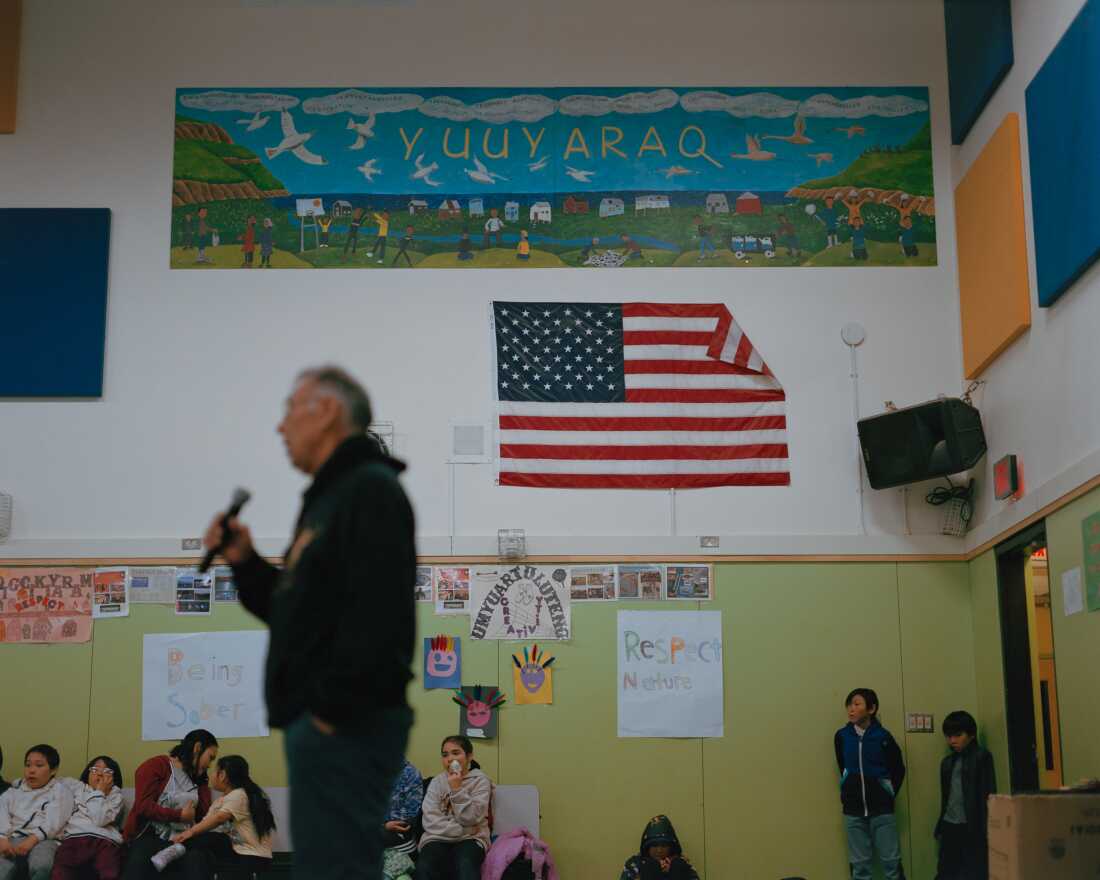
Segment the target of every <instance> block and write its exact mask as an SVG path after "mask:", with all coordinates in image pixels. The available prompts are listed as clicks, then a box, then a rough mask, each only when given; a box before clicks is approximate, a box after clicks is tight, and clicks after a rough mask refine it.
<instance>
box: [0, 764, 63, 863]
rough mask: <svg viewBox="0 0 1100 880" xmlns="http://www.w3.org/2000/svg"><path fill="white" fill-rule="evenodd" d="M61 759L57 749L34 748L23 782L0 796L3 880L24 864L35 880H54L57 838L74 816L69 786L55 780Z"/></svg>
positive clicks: (25, 769)
mask: <svg viewBox="0 0 1100 880" xmlns="http://www.w3.org/2000/svg"><path fill="white" fill-rule="evenodd" d="M60 764H61V756H60V755H59V754H58V753H57V749H55V748H54V747H53V746H48V745H45V744H42V745H37V746H31V748H29V749H27V754H26V755H25V756H24V758H23V778H22V779H20V780H19V781H18V782H16V783H15V784H14V785H13V786H12V787H11V788H9V789H8V790H7V791H5V792H4V793H3V794H2V795H0V880H9V878H11V877H14V876H15V873H16V870H17V869H18V867H19V865H20V863H25V864H26V865H27V869H28V871H29V873H30V880H49V877H50V871H51V870H52V868H53V858H54V854H55V853H56V852H57V847H58V842H57V837H58V835H59V834H60V833H61V831H62V829H64V827H65V824H66V823H67V822H68V821H69V816H71V815H72V812H73V797H72V794H71V793H70V791H69V789H68V787H67V786H66V785H64V784H63V783H61V782H59V781H58V780H57V779H55V778H54V776H55V775H56V773H57V768H58V766H59V765H60Z"/></svg>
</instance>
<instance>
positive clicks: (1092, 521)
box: [1081, 511, 1100, 611]
mask: <svg viewBox="0 0 1100 880" xmlns="http://www.w3.org/2000/svg"><path fill="white" fill-rule="evenodd" d="M1081 540H1082V541H1083V543H1084V548H1083V550H1084V553H1083V556H1084V564H1083V567H1084V570H1085V602H1086V604H1087V605H1088V609H1089V611H1100V511H1097V512H1096V513H1094V514H1093V515H1092V516H1087V517H1085V518H1084V519H1083V520H1081Z"/></svg>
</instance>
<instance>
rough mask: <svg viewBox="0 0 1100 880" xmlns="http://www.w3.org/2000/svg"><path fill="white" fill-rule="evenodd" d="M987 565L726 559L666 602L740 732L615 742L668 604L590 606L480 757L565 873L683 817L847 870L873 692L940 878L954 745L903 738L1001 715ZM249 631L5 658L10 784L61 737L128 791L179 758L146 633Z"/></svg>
mask: <svg viewBox="0 0 1100 880" xmlns="http://www.w3.org/2000/svg"><path fill="white" fill-rule="evenodd" d="M976 564H977V563H973V564H971V565H970V566H968V565H967V564H965V563H961V562H960V563H911V564H909V563H907V564H897V565H896V564H892V563H851V564H847V563H846V564H809V563H805V564H729V565H719V566H717V571H716V598H715V599H714V600H713V601H711V602H707V603H668V604H664V605H661V606H659V607H660V608H662V610H663V609H668V608H676V609H679V610H684V611H687V610H692V609H695V608H700V607H704V608H707V609H714V610H721V611H722V612H723V627H724V635H725V643H726V656H725V693H726V697H725V719H726V735H725V737H724V738H722V739H711V740H705V741H703V740H698V739H695V740H620V739H618V738H617V737H616V723H615V716H616V707H615V702H614V700H615V676H616V662H615V615H616V611H618V610H620V609H645V608H655V607H658V606H654V605H652V604H649V605H646V604H641V603H612V604H600V603H592V604H584V605H576V606H574V609H573V622H574V632H575V638H574V640H573V641H572V642H570V643H563V644H557V645H553V646H551V652H552V653H554V654H555V655H556V656H557V658H558V659H557V661H556V662H555V665H554V670H555V679H554V689H555V693H554V704H553V705H552V706H523V707H520V706H515V705H512V704H511V703H509V704H508V705H507V706H506V707H505V708H504V710H503V712H502V714H501V718H500V737H499V739H498V740H497V741H495V742H492V743H481V744H478V746H477V752H476V754H477V758H478V760H479V761H480V763H481V764H482V766H483V767H484V769H485V770H486V771H487V772H488V773H489V774H490V775H491V776H492V777H493V778H494V779H495V780H496V781H497V782H500V783H510V784H515V783H528V784H534V785H536V786H538V788H539V791H540V795H541V798H542V832H543V835H544V836H545V837H546V839H547V840H548V841H549V842H550V844H551V846H552V848H553V850H554V853H555V855H556V856H557V859H558V862H559V865H560V867H561V868H562V875H563V877H565V878H567V880H570V878H577V880H587V878H599V877H611V876H617V872H618V870H619V868H620V867H621V864H622V861H623V859H624V858H625V857H626V856H627V855H628V854H630V853H631V852H632V851H634V850H636V848H637V846H638V840H639V837H640V833H641V830H642V827H643V825H644V823H645V822H646V821H647V820H648V819H649V817H650V816H652V815H653V814H655V813H658V812H664V813H667V814H669V815H670V816H671V817H672V819H673V822H674V823H675V824H676V827H677V829H678V831H679V833H680V836H681V839H682V841H683V843H684V847H685V850H686V852H687V854H688V855H689V857H690V858H691V859H692V860H693V862H694V863H695V864H696V865H697V867H698V868H699V869H700V873H701V874H706V875H707V876H709V877H711V878H712V880H714V878H722V880H735V878H744V880H750V878H751V880H756V878H761V877H784V876H805V877H844V876H847V864H846V857H845V843H844V836H843V831H842V820H841V816H840V806H839V800H838V795H837V773H836V770H835V762H834V758H833V751H832V737H833V732H834V731H835V730H836V729H837V728H838V727H840V726H841V725H842V724H843V723H844V721H845V714H844V706H843V701H844V696H845V695H846V694H847V692H848V691H849V690H850V689H851V688H853V687H857V686H866V687H873V688H875V689H876V690H877V691H878V693H879V696H880V698H881V700H882V720H883V722H884V723H885V724H886V725H887V726H888V727H889V728H890V729H891V730H893V731H894V733H895V734H896V736H897V738H898V739H899V741H900V742H901V743H902V747H903V749H904V751H905V754H906V759H907V763H908V766H909V775H908V778H907V780H906V783H905V786H904V787H903V789H902V797H901V798H900V801H899V809H898V817H899V823H900V826H901V829H902V835H903V846H904V855H905V863H906V868H907V872H908V876H911V877H928V876H931V875H932V871H933V867H934V856H935V853H934V846H933V841H932V837H931V831H932V825H933V823H934V821H935V817H936V812H937V810H938V798H939V793H938V777H937V767H938V764H939V761H940V759H941V757H942V756H943V754H944V743H943V739H942V737H941V736H940V735H939V734H938V733H937V734H906V733H905V732H904V715H905V713H906V712H930V713H933V714H934V715H935V716H936V719H937V723H938V721H939V720H940V719H942V717H943V715H944V714H945V713H946V712H948V711H950V710H952V709H956V708H965V707H977V711H976V713H975V714H977V715H979V716H983V715H984V714H985V712H986V710H985V709H983V708H982V707H983V705H984V704H983V699H984V700H986V702H988V700H989V692H990V686H989V685H988V683H987V680H986V679H987V676H986V675H985V673H984V672H983V671H982V670H981V667H980V665H979V668H978V669H975V667H974V664H973V661H972V658H973V657H974V656H975V655H976V654H978V653H979V651H978V644H979V641H981V640H985V641H988V640H989V638H990V637H989V634H988V632H987V629H988V627H987V626H986V625H985V623H984V617H983V618H982V620H981V621H980V620H979V619H978V617H979V615H978V614H977V613H975V614H973V615H972V608H973V609H974V610H975V612H980V611H981V607H980V605H979V604H978V603H977V601H976V597H977V595H978V594H977V593H973V595H972V590H971V580H972V578H973V576H974V571H975V565H976ZM994 607H995V605H994ZM419 616H420V620H419V623H420V635H421V636H429V635H434V634H436V633H447V634H452V635H460V636H462V635H465V632H464V630H465V628H466V627H467V626H468V622H467V620H466V619H465V618H441V617H435V616H434V615H432V613H431V609H430V607H429V606H425V605H421V606H420V607H419ZM994 619H995V618H994ZM1098 619H1100V618H1098ZM252 626H254V622H253V621H252V620H251V619H250V618H249V617H248V615H247V614H246V613H245V612H244V611H243V610H241V609H240V608H239V607H237V606H235V605H232V606H231V605H218V606H217V607H216V609H215V614H214V615H213V616H212V617H210V618H208V619H202V620H197V619H196V618H184V617H176V616H175V615H174V614H173V613H172V611H171V609H169V608H166V607H162V606H135V607H134V609H133V614H132V616H131V617H130V618H127V619H123V620H109V621H99V622H97V623H96V627H95V636H94V641H93V643H92V644H90V645H84V646H76V647H69V646H64V647H62V646H57V647H55V646H43V647H18V646H8V645H3V646H0V668H2V669H3V670H4V672H5V676H4V677H5V680H6V681H7V683H8V687H7V688H6V699H5V708H4V713H3V715H4V721H3V723H2V724H0V746H2V747H3V749H4V752H5V754H6V755H7V773H6V775H7V776H9V777H10V776H11V775H13V774H14V773H17V772H18V766H19V764H20V761H19V759H20V758H21V757H22V753H23V750H24V749H25V748H26V747H27V746H28V745H30V744H31V743H33V742H37V741H41V740H47V741H53V742H54V743H55V744H56V745H57V746H58V748H59V749H60V750H61V752H62V768H61V769H62V772H63V773H76V772H78V771H79V770H80V769H81V767H82V766H83V763H84V761H85V759H86V757H87V756H89V755H94V754H98V753H100V752H108V753H110V754H112V755H114V756H115V757H117V758H118V759H119V760H120V761H121V762H122V765H123V770H124V772H125V773H126V774H127V775H128V776H131V778H132V773H133V769H134V767H135V766H136V765H137V763H139V762H140V761H141V760H143V759H144V758H146V757H148V756H149V755H152V754H155V753H157V752H159V751H161V750H162V748H163V744H162V743H143V742H141V740H140V699H141V698H140V694H141V687H140V685H141V640H142V636H143V635H144V634H145V633H150V632H178V631H188V630H196V629H215V630H234V629H245V628H250V627H252ZM998 646H999V642H998ZM514 648H515V645H514V644H511V643H480V644H473V643H471V642H470V641H468V640H466V639H464V640H463V663H464V670H465V674H464V676H463V678H464V681H465V682H467V683H470V684H474V683H484V684H498V683H499V684H501V685H502V686H503V687H504V688H505V690H506V692H507V693H509V694H511V692H512V687H511V671H510V663H511V661H510V659H509V658H510V654H511V651H512V650H514ZM1059 650H1061V646H1060V645H1059ZM981 653H984V651H983V652H981ZM997 656H998V657H999V647H998V653H997ZM998 662H999V661H998ZM417 665H418V666H419V662H418V664H417ZM418 672H419V670H418ZM1059 686H1060V687H1061V681H1060V682H1059ZM994 689H995V688H994ZM1071 690H1072V688H1071ZM410 696H411V700H412V703H413V706H414V708H415V710H416V713H417V715H416V725H415V727H414V729H413V732H412V737H411V741H410V745H409V749H408V754H409V758H410V760H412V761H413V763H415V764H416V765H417V766H418V767H419V768H420V770H421V771H422V772H423V773H424V774H425V775H427V774H430V773H433V772H435V771H436V769H437V767H438V765H439V757H438V755H439V743H440V740H441V739H442V737H443V736H445V735H447V734H449V733H451V732H453V731H454V730H455V728H456V726H457V718H458V707H457V706H455V705H454V704H453V703H451V702H450V699H449V695H448V693H447V692H444V691H424V690H423V688H422V686H421V684H420V682H419V679H418V680H417V681H416V682H414V683H413V685H412V686H411V687H410ZM972 711H973V709H972ZM1002 715H1003V711H1002ZM1074 723H1075V724H1076V723H1077V721H1076V716H1074ZM281 748H282V746H281V738H280V737H279V736H278V735H273V736H272V737H271V738H270V739H265V740H258V739H244V740H229V741H226V742H224V743H223V751H233V752H240V753H241V754H244V755H245V756H246V757H248V759H249V761H250V762H251V763H252V765H253V767H254V770H255V776H256V777H257V779H259V780H260V781H261V782H262V783H265V784H268V785H285V784H286V772H285V767H284V763H283V758H282V753H281ZM995 748H996V747H995Z"/></svg>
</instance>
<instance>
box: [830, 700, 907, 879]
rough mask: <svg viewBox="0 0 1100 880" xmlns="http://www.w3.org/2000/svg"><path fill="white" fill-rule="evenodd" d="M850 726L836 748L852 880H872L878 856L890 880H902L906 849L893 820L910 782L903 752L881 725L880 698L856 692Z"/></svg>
mask: <svg viewBox="0 0 1100 880" xmlns="http://www.w3.org/2000/svg"><path fill="white" fill-rule="evenodd" d="M844 705H845V706H847V708H848V723H847V724H846V725H844V727H842V728H840V730H838V731H837V732H836V736H835V737H833V746H834V748H835V749H836V763H837V766H838V767H839V768H840V773H841V776H840V803H841V805H842V806H843V808H844V828H845V830H846V831H847V834H848V862H849V863H850V864H851V866H852V880H871V864H872V860H873V858H874V853H876V852H877V853H878V857H879V861H880V862H881V863H882V871H883V873H884V874H885V876H886V880H901V878H903V877H904V874H903V872H902V869H901V847H900V845H899V843H898V826H897V821H896V819H895V818H894V798H896V797H897V795H898V792H899V791H900V790H901V782H902V780H903V779H905V762H904V760H903V759H902V756H901V749H900V748H898V744H897V742H896V741H895V740H894V737H893V736H892V735H891V734H890V731H888V730H887V729H886V728H885V727H883V726H882V725H881V724H879V723H878V717H877V716H878V695H877V694H876V693H875V692H874V691H873V690H871V689H870V688H856V689H855V690H854V691H852V692H851V693H850V694H848V697H847V699H846V700H845V701H844Z"/></svg>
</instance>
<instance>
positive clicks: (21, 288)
mask: <svg viewBox="0 0 1100 880" xmlns="http://www.w3.org/2000/svg"><path fill="white" fill-rule="evenodd" d="M110 241H111V212H110V211H109V210H108V209H106V208H7V209H0V315H2V322H3V323H2V325H0V326H2V327H3V329H2V330H0V339H2V340H3V347H4V369H3V370H0V397H99V396H101V395H102V394H103V352H104V342H105V334H106V329H107V256H108V253H109V249H110Z"/></svg>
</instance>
